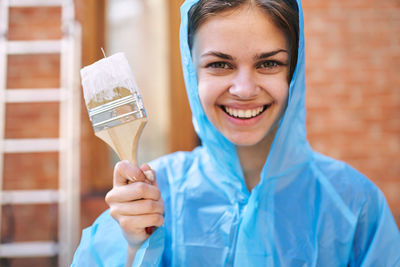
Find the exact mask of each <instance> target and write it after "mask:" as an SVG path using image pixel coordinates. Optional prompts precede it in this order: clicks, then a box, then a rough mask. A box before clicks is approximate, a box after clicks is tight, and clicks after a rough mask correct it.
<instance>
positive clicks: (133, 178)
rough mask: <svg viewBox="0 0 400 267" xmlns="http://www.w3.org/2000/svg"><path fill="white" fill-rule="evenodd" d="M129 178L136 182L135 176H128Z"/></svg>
mask: <svg viewBox="0 0 400 267" xmlns="http://www.w3.org/2000/svg"><path fill="white" fill-rule="evenodd" d="M127 178H128V180H129V181H131V182H132V183H134V182H136V178H135V176H133V177H130V176H127Z"/></svg>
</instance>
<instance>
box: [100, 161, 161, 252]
mask: <svg viewBox="0 0 400 267" xmlns="http://www.w3.org/2000/svg"><path fill="white" fill-rule="evenodd" d="M106 202H107V204H108V205H109V206H110V214H111V216H112V217H113V218H114V219H115V220H117V221H118V222H119V224H120V226H121V228H122V230H123V233H124V236H125V239H126V240H127V241H128V244H129V247H130V249H131V250H134V251H136V250H137V249H139V247H140V246H141V245H142V243H143V242H144V241H145V240H146V239H147V238H148V237H149V234H148V233H147V232H146V227H152V226H161V225H162V224H163V223H164V215H163V214H164V203H163V201H162V198H161V193H160V190H159V189H158V186H157V182H156V180H155V173H154V171H153V170H151V169H150V167H149V166H148V165H146V164H144V165H142V166H141V167H140V168H138V167H137V166H135V165H133V164H131V163H129V162H128V161H120V162H118V163H117V164H116V165H115V168H114V184H113V188H112V189H111V191H109V192H108V193H107V195H106Z"/></svg>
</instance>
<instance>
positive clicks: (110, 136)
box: [81, 51, 154, 234]
mask: <svg viewBox="0 0 400 267" xmlns="http://www.w3.org/2000/svg"><path fill="white" fill-rule="evenodd" d="M103 53H104V51H103ZM81 78H82V87H83V93H84V98H85V102H86V107H87V109H88V113H89V118H90V121H91V122H92V126H93V129H94V132H95V135H96V136H98V137H99V138H100V139H101V140H103V141H104V142H106V143H107V144H108V145H109V146H110V147H111V148H112V149H113V150H114V151H115V152H116V153H117V155H118V156H119V158H120V159H121V160H129V161H130V162H132V163H133V164H135V165H136V166H137V165H138V162H137V146H138V141H139V137H140V135H141V133H142V130H143V128H144V126H145V125H146V122H147V116H146V111H145V109H144V106H143V102H142V97H141V95H140V93H139V88H138V86H137V84H136V81H135V78H134V76H133V74H132V71H131V68H130V66H129V63H128V61H127V60H126V58H125V56H124V54H123V53H117V54H114V55H112V56H110V57H106V56H104V58H103V59H101V60H99V61H97V62H95V63H93V64H91V65H89V66H86V67H84V68H83V69H81ZM144 174H145V176H146V178H147V179H148V180H149V181H150V183H152V182H154V177H153V174H152V172H151V171H145V172H144ZM128 179H129V180H130V182H134V181H135V178H134V177H132V178H131V177H128ZM128 182H129V181H128ZM152 231H153V227H147V228H146V232H147V233H148V234H151V233H152Z"/></svg>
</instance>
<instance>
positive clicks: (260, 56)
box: [254, 49, 288, 60]
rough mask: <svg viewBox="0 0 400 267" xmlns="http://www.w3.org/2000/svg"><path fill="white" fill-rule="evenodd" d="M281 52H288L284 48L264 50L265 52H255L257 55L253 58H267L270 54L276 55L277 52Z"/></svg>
mask: <svg viewBox="0 0 400 267" xmlns="http://www.w3.org/2000/svg"><path fill="white" fill-rule="evenodd" d="M282 52H284V53H288V51H287V50H285V49H279V50H275V51H271V52H266V53H261V54H257V55H256V56H255V57H254V59H255V60H259V59H263V58H269V57H272V56H274V55H276V54H279V53H282Z"/></svg>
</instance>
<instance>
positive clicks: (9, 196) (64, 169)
mask: <svg viewBox="0 0 400 267" xmlns="http://www.w3.org/2000/svg"><path fill="white" fill-rule="evenodd" d="M42 6H46V7H52V6H57V7H60V8H61V16H62V18H61V21H62V23H61V25H62V33H63V34H62V38H61V39H58V40H35V41H28V40H27V41H10V40H8V39H7V33H8V28H9V25H8V24H9V21H8V20H9V11H10V7H13V8H18V7H42ZM39 53H40V54H54V53H57V54H60V72H61V73H60V88H42V89H29V88H20V89H17V90H16V89H12V90H11V89H7V88H6V81H7V57H8V55H27V54H39ZM80 53H81V28H80V25H79V24H78V23H77V22H76V21H75V20H74V3H73V0H0V204H1V205H0V229H1V222H2V214H1V210H2V209H1V207H2V206H3V205H19V204H25V205H26V204H40V203H47V204H55V205H58V233H57V235H58V240H57V242H56V241H35V242H16V243H2V240H1V239H2V237H1V236H0V258H20V257H54V256H58V265H59V266H69V265H70V264H71V261H72V257H73V254H74V250H75V248H76V245H77V243H78V241H79V235H80V216H79V214H80V210H79V198H80V195H79V184H80V177H79V175H80V164H79V161H80V160H79V152H80V151H79V137H80V106H81V102H80V82H79V69H80V60H81V54H80ZM35 102H36V103H42V102H58V103H59V109H60V110H59V136H58V138H36V139H5V120H6V116H7V114H6V108H5V106H6V104H7V103H35ZM41 152H58V162H59V167H58V188H57V189H55V190H3V182H4V181H3V173H4V167H5V166H4V155H5V154H6V153H41Z"/></svg>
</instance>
